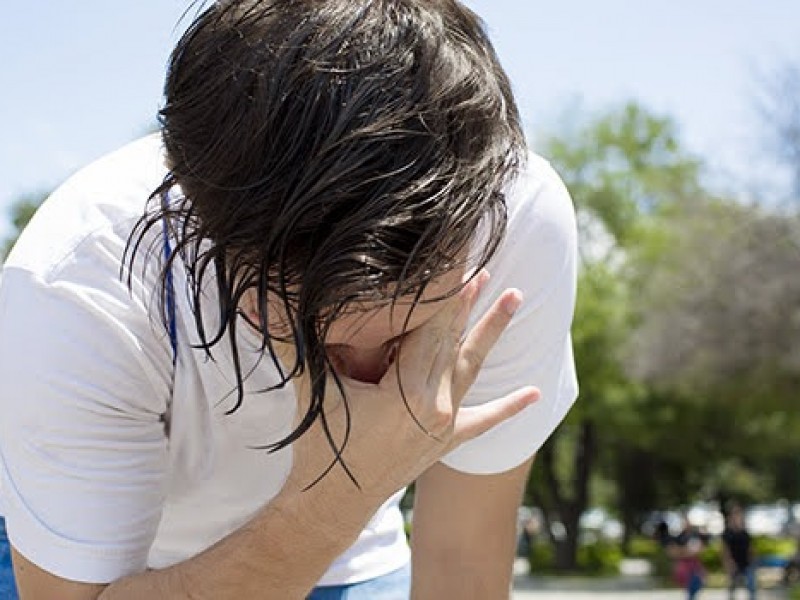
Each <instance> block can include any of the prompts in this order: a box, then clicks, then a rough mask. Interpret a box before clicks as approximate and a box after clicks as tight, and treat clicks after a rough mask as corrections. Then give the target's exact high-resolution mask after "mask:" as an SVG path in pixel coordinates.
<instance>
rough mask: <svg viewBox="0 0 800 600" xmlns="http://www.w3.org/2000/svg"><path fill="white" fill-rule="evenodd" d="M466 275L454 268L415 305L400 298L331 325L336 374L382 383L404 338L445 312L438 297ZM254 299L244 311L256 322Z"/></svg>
mask: <svg viewBox="0 0 800 600" xmlns="http://www.w3.org/2000/svg"><path fill="white" fill-rule="evenodd" d="M464 274H465V272H464V270H463V269H455V270H453V271H450V272H448V273H445V274H444V275H442V276H441V277H438V278H437V279H434V280H433V281H432V282H431V283H430V284H429V285H428V287H427V288H426V290H425V293H424V294H423V296H422V298H421V301H420V302H418V303H417V305H416V306H414V305H413V299H412V298H400V299H399V300H398V301H397V303H396V304H395V305H394V306H392V305H385V306H380V307H377V308H369V307H364V308H363V309H361V310H353V311H352V312H349V313H348V314H345V315H342V316H341V317H340V318H339V319H337V320H336V321H335V322H334V323H333V324H332V325H331V328H330V330H329V332H328V336H327V339H326V342H327V343H326V349H327V351H328V356H329V357H330V359H331V362H332V363H333V365H334V367H335V368H336V370H337V372H338V373H339V374H341V375H343V376H345V377H348V378H350V379H354V380H356V381H361V382H365V383H377V382H379V381H380V380H381V378H382V377H383V375H384V374H385V373H386V371H387V370H388V368H389V367H390V366H391V364H392V362H393V360H394V357H395V355H396V352H397V347H398V345H399V342H400V340H401V339H402V337H403V336H404V335H408V334H409V333H410V332H412V331H414V330H415V329H418V328H419V327H421V326H423V325H424V324H425V323H427V322H428V321H430V319H431V318H432V317H433V316H434V315H435V314H437V313H438V312H439V311H440V310H441V309H442V307H443V305H444V303H445V302H447V300H446V299H440V300H437V298H440V297H442V296H446V295H447V294H448V292H451V291H452V290H454V289H455V288H456V287H458V285H459V284H460V283H461V282H462V281H463V279H464ZM254 299H255V291H254V290H251V291H250V292H248V294H246V295H245V296H244V298H243V310H244V312H245V313H246V315H247V317H248V319H250V320H251V321H253V322H255V323H257V322H258V321H259V319H258V313H257V309H256V308H255V302H254ZM429 300H432V301H429ZM273 314H274V313H273ZM271 326H272V327H275V326H277V325H276V324H272V325H271ZM404 326H405V328H404Z"/></svg>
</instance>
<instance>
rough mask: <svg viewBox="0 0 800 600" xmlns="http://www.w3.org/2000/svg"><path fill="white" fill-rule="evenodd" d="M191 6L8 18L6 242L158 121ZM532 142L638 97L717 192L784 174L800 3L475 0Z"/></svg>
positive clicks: (79, 4) (37, 3)
mask: <svg viewBox="0 0 800 600" xmlns="http://www.w3.org/2000/svg"><path fill="white" fill-rule="evenodd" d="M188 4H189V2H188V0H181V1H178V0H136V1H135V2H134V1H124V2H109V1H108V0H78V1H72V2H65V1H63V0H27V1H26V2H11V1H10V0H9V1H8V2H7V3H6V6H4V7H3V10H2V17H1V18H0V50H2V56H3V57H4V58H5V60H4V61H3V62H2V63H0V90H2V93H0V116H1V117H2V127H3V135H2V136H0V232H2V231H3V230H4V228H5V222H6V221H7V219H6V218H4V214H5V212H6V208H7V206H8V205H9V204H10V203H11V201H12V200H13V199H14V198H16V197H18V196H19V195H21V194H24V193H26V192H35V191H37V190H42V189H50V188H52V187H54V186H55V185H57V184H58V183H59V182H60V181H62V180H63V179H64V178H65V177H67V176H68V175H69V174H70V173H71V172H73V171H74V170H75V169H77V168H79V167H80V166H81V165H83V164H85V163H87V162H88V161H90V160H92V159H94V158H96V157H98V156H100V155H102V154H103V153H105V152H107V151H110V150H112V149H114V148H115V147H117V146H119V145H122V144H124V143H125V142H127V141H129V140H131V139H133V138H135V137H137V136H139V135H140V134H142V133H143V132H144V131H146V130H147V129H148V128H150V127H152V126H153V124H154V122H155V116H154V115H155V112H156V110H157V109H158V106H159V102H160V94H161V85H162V80H163V70H164V64H165V62H166V60H167V56H168V54H169V51H170V49H171V47H172V45H173V44H174V42H175V41H176V40H177V38H178V36H179V34H180V32H181V31H182V30H183V28H184V27H185V26H186V25H187V24H188V21H187V20H183V21H180V17H181V15H182V13H183V12H184V10H185V9H186V7H187V6H188ZM467 4H468V5H470V6H471V7H472V8H473V9H474V10H476V12H478V14H480V15H481V16H482V17H483V18H484V20H485V21H486V23H487V25H488V27H489V31H490V34H491V36H492V39H493V40H494V43H495V45H496V47H497V50H498V52H499V54H500V57H501V60H502V62H503V64H504V65H505V67H506V69H507V71H508V72H509V75H510V77H511V79H512V82H513V84H514V88H515V91H516V94H517V98H518V101H519V104H520V107H521V109H522V113H523V117H524V120H525V123H526V127H527V130H528V132H529V135H530V138H531V139H532V141H533V144H534V146H535V144H536V139H537V136H539V135H540V134H541V133H542V132H545V131H548V130H552V129H553V128H554V127H555V123H556V121H557V118H558V116H559V113H560V111H561V110H562V109H563V107H565V106H567V105H569V104H570V103H572V102H575V101H576V100H578V99H579V100H580V102H581V103H582V105H583V106H585V107H586V108H588V109H594V108H597V109H599V108H603V107H609V106H613V105H614V104H616V103H619V102H622V101H624V100H627V99H635V100H639V101H641V102H643V103H644V104H645V105H647V106H648V107H650V108H651V109H653V110H655V111H658V112H660V113H663V114H669V115H671V116H673V117H674V118H675V119H676V120H677V121H678V123H679V124H680V126H681V130H682V132H683V134H684V139H685V141H686V142H687V144H688V146H689V147H690V148H691V149H692V150H693V151H695V152H697V153H699V154H701V155H702V156H703V157H704V158H706V159H707V160H708V161H709V163H710V164H711V166H712V167H713V169H714V171H715V173H717V174H718V175H719V176H720V180H722V178H723V177H724V175H725V174H732V175H733V176H734V178H735V179H736V180H737V181H738V176H739V175H741V174H742V173H747V176H746V177H742V181H744V180H747V182H748V183H752V182H757V181H758V180H759V178H760V177H761V178H770V177H773V175H774V171H773V170H771V168H770V161H769V159H768V158H767V157H766V156H765V154H764V152H763V145H762V141H761V139H762V138H761V136H762V130H761V125H760V123H759V120H758V118H757V116H756V114H755V111H754V109H753V103H754V97H755V95H756V93H757V77H756V73H757V72H759V71H768V70H769V69H771V68H773V67H774V66H775V65H777V64H779V63H780V62H782V61H786V60H794V61H800V2H798V1H797V0H762V1H760V2H759V1H756V0H747V1H746V0H694V1H690V0H673V1H670V2H668V1H666V0H660V1H654V0H650V1H647V2H645V1H643V0H639V1H638V2H636V1H634V0H559V1H558V2H547V3H544V2H539V1H538V0H528V1H526V0H470V1H468V2H467Z"/></svg>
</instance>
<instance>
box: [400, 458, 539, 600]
mask: <svg viewBox="0 0 800 600" xmlns="http://www.w3.org/2000/svg"><path fill="white" fill-rule="evenodd" d="M531 462H532V461H528V462H526V463H524V464H523V465H521V466H519V467H516V468H515V469H512V470H510V471H507V472H505V473H499V474H495V475H469V474H465V473H460V472H458V471H455V470H453V469H450V468H448V467H446V466H445V465H443V464H441V463H439V464H436V465H434V466H433V467H431V468H430V469H428V470H427V471H426V472H425V473H424V474H423V475H422V476H421V477H420V478H419V479H418V480H417V487H416V493H415V502H414V529H413V532H412V534H411V546H412V560H413V568H412V573H413V587H412V594H411V595H412V598H413V599H414V600H435V599H439V598H459V599H461V600H471V599H476V600H477V599H483V598H497V599H500V598H508V594H509V590H510V586H511V574H512V565H513V559H514V549H515V546H516V516H517V508H518V507H519V504H520V500H521V499H522V491H523V489H524V486H525V481H526V479H527V476H528V472H529V470H530V465H531Z"/></svg>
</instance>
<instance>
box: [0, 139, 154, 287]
mask: <svg viewBox="0 0 800 600" xmlns="http://www.w3.org/2000/svg"><path fill="white" fill-rule="evenodd" d="M165 175H166V167H165V164H164V155H163V150H162V144H161V140H160V137H159V136H157V135H150V136H147V137H144V138H141V139H138V140H136V141H134V142H131V143H129V144H127V145H125V146H123V147H122V148H120V149H118V150H115V151H113V152H111V153H109V154H107V155H105V156H103V157H101V158H99V159H97V160H96V161H94V162H92V163H91V164H89V165H88V166H86V167H84V168H83V169H81V170H79V171H78V172H77V173H75V174H74V175H72V176H71V177H70V178H69V179H67V180H66V181H65V182H64V183H63V184H62V185H61V186H59V187H58V188H57V189H56V190H55V191H54V192H53V193H52V194H51V195H50V196H49V197H48V198H47V199H46V200H45V201H44V203H43V204H42V205H41V206H40V207H39V209H38V210H37V211H36V214H35V215H34V216H33V218H32V219H31V221H30V223H29V224H28V225H27V226H26V227H25V229H24V231H23V232H22V234H21V235H20V237H19V239H18V240H17V242H16V244H15V245H14V248H13V250H12V252H11V254H10V255H9V256H8V259H7V260H6V262H5V267H9V268H13V267H16V268H20V269H24V270H27V271H30V272H32V273H34V274H36V275H38V276H39V277H41V278H43V279H47V278H48V276H49V274H51V273H52V272H53V271H54V269H58V268H59V267H60V266H62V265H63V264H65V262H69V259H70V258H75V257H76V254H78V253H80V252H81V251H86V250H87V246H89V247H91V246H93V245H94V246H97V247H98V249H100V251H106V252H107V251H111V252H112V253H114V254H118V253H119V252H120V250H121V249H123V248H124V245H125V243H126V242H127V237H128V235H129V234H130V231H131V229H132V227H133V224H134V223H135V222H136V221H137V220H138V219H139V218H140V217H141V216H142V214H143V213H144V210H145V207H146V204H147V201H148V198H149V197H150V194H151V193H152V192H153V190H154V189H155V188H156V187H158V185H159V184H160V183H161V181H162V180H163V178H164V176H165Z"/></svg>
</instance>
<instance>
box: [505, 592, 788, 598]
mask: <svg viewBox="0 0 800 600" xmlns="http://www.w3.org/2000/svg"><path fill="white" fill-rule="evenodd" d="M758 597H759V600H778V599H783V598H785V596H782V595H778V594H776V593H767V592H763V593H760V594H759V596H758ZM513 598H514V600H592V599H596V598H601V599H605V600H611V599H612V598H620V600H684V599H685V598H686V595H685V594H684V593H682V592H681V591H679V590H643V591H638V592H636V591H619V590H617V591H598V592H592V591H584V592H577V591H573V592H555V591H550V590H541V591H535V590H533V591H531V590H528V591H524V590H519V591H516V590H515V591H514V596H513ZM737 598H741V599H742V600H744V599H745V598H746V595H745V594H744V593H743V592H740V593H739V596H737ZM698 600H728V595H727V594H726V593H725V592H724V591H723V590H704V591H702V592H700V594H699V597H698Z"/></svg>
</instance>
